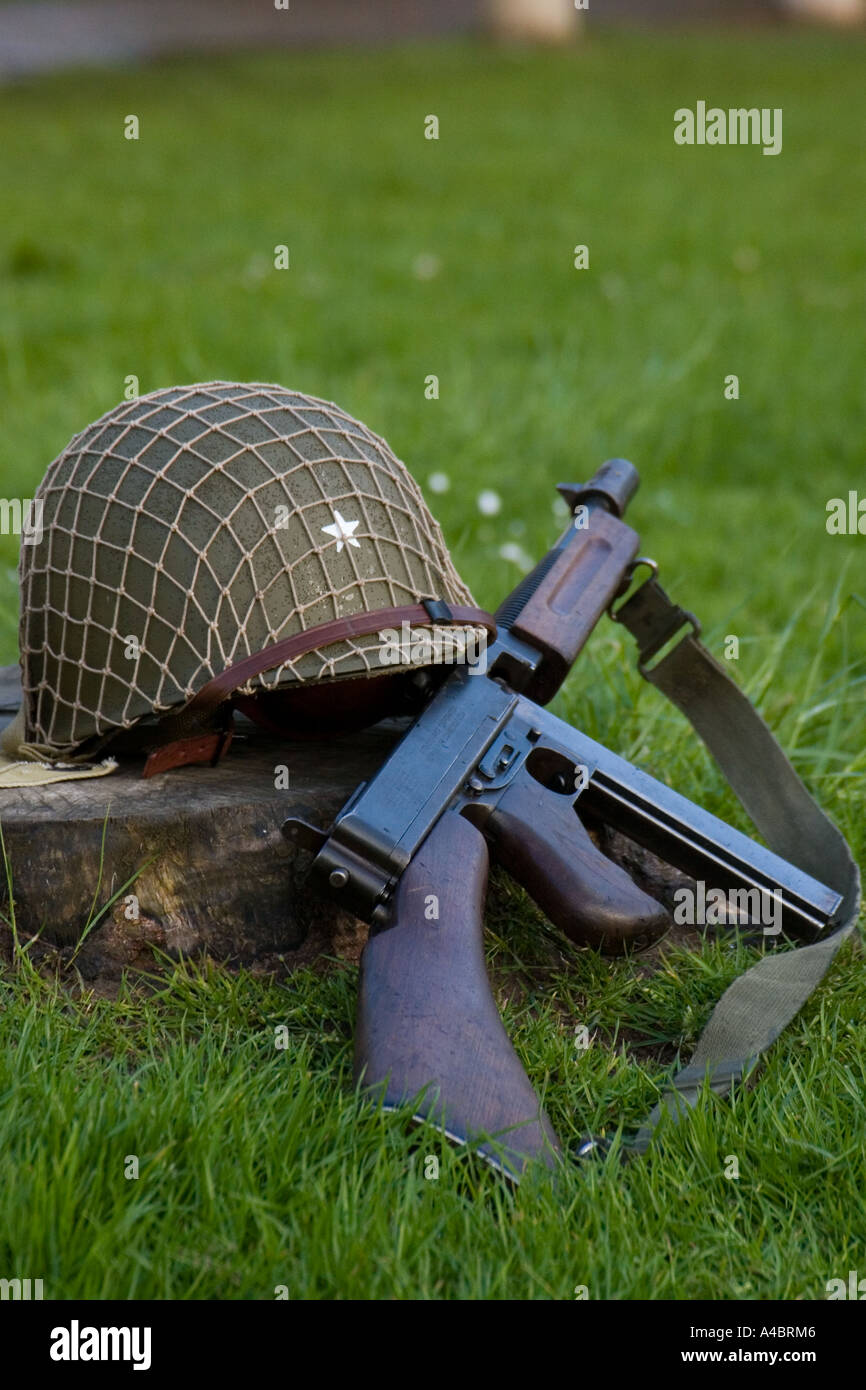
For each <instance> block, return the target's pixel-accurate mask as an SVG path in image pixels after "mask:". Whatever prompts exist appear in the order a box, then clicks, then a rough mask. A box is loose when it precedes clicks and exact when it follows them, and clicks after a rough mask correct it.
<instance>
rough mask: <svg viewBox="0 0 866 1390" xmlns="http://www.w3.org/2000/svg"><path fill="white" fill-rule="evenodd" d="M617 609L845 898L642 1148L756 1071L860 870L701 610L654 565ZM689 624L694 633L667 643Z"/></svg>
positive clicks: (809, 861) (720, 1044) (848, 929)
mask: <svg viewBox="0 0 866 1390" xmlns="http://www.w3.org/2000/svg"><path fill="white" fill-rule="evenodd" d="M640 563H641V561H636V562H635V568H637V565H638V564H640ZM650 563H652V562H650ZM653 569H655V567H654V565H653ZM611 616H612V617H614V618H615V619H616V620H617V621H618V622H621V623H623V624H624V626H625V627H626V628H627V629H628V631H629V632H630V633H631V634H632V636H633V637H634V638H635V639H636V641H637V644H638V649H639V658H638V669H639V670H640V673H641V675H642V676H643V677H644V679H645V680H648V681H649V682H650V684H651V685H654V686H655V687H656V688H657V689H658V690H661V691H662V693H663V694H664V695H666V696H667V698H668V699H669V700H671V701H672V703H673V704H674V705H676V707H677V709H679V710H680V711H681V712H682V713H683V714H684V715H685V716H686V718H687V719H688V721H689V723H690V724H691V725H692V727H693V728H694V730H695V731H696V733H697V734H698V735H699V736H700V738H701V739H702V740H703V742H704V743H705V744H706V746H707V748H708V749H709V751H710V752H711V753H712V755H713V757H714V758H715V760H716V762H717V763H718V764H719V767H720V768H721V770H722V772H723V773H724V775H725V777H726V778H727V780H728V782H729V783H730V785H731V787H732V789H733V791H734V792H735V793H736V795H737V797H738V798H739V800H740V802H741V803H742V805H743V807H744V809H745V810H746V811H747V812H748V815H749V816H750V818H751V820H752V821H753V822H754V824H755V826H756V827H757V829H758V831H759V832H760V834H761V835H762V836H763V837H764V839H765V840H766V841H767V844H768V845H769V847H770V849H771V850H773V851H774V852H775V853H776V854H779V855H781V856H782V857H784V858H785V859H787V860H789V861H790V862H791V863H792V864H794V865H796V866H797V868H799V869H802V870H804V872H806V873H808V874H811V875H812V876H813V877H815V878H817V879H819V880H821V882H823V883H826V884H827V885H828V886H829V887H831V888H833V889H834V890H835V891H836V892H837V893H839V894H840V895H841V897H842V904H841V906H840V908H839V911H838V913H837V916H836V919H835V920H834V922H832V923H831V924H830V925H829V926H828V928H827V929H826V932H825V934H823V935H822V936H821V937H820V938H819V939H818V940H816V941H814V942H811V943H809V944H806V945H801V946H798V947H797V949H796V950H789V951H774V952H772V953H770V954H768V955H766V956H764V958H763V959H762V960H760V961H759V962H758V964H757V965H754V966H752V967H751V968H750V969H749V970H747V971H746V972H745V973H744V974H743V975H741V976H740V977H739V978H738V979H736V980H735V981H734V983H733V984H732V985H730V986H729V988H728V989H727V990H726V991H725V993H724V994H723V996H722V998H721V999H720V1000H719V1002H718V1004H717V1005H716V1007H715V1010H714V1012H713V1014H712V1016H711V1018H710V1020H709V1022H708V1023H707V1025H706V1027H705V1029H704V1031H703V1033H702V1034H701V1036H700V1038H699V1040H698V1044H697V1048H696V1049H695V1053H694V1055H693V1057H692V1058H691V1061H690V1062H689V1063H688V1065H687V1066H685V1067H683V1068H682V1069H681V1070H680V1071H679V1072H678V1073H676V1075H675V1076H674V1077H673V1080H672V1082H671V1083H670V1085H669V1089H668V1090H667V1091H665V1092H664V1094H663V1095H662V1098H661V1100H660V1101H659V1103H658V1105H656V1107H655V1109H654V1110H653V1111H652V1113H651V1114H650V1115H649V1116H648V1118H647V1119H646V1120H645V1122H644V1123H643V1125H642V1126H641V1128H640V1130H639V1132H638V1134H637V1136H636V1137H635V1139H634V1140H633V1141H632V1143H631V1144H630V1145H629V1149H630V1151H631V1152H637V1153H643V1152H645V1151H646V1149H647V1148H648V1147H649V1145H650V1144H651V1142H652V1140H653V1138H654V1136H655V1134H656V1131H657V1130H658V1128H659V1126H660V1125H661V1123H662V1121H663V1120H665V1119H666V1118H667V1117H668V1116H670V1117H672V1118H673V1119H675V1120H676V1119H679V1118H680V1117H681V1116H682V1115H684V1114H685V1113H687V1110H688V1108H689V1107H691V1106H694V1105H695V1104H696V1103H697V1100H698V1097H699V1095H700V1093H701V1090H702V1088H703V1085H704V1083H705V1082H708V1083H709V1085H710V1087H711V1089H712V1090H713V1091H714V1092H716V1093H717V1094H718V1095H724V1094H726V1093H727V1092H728V1091H729V1090H730V1089H731V1088H732V1087H733V1086H734V1085H735V1084H736V1083H737V1082H738V1081H739V1080H740V1079H741V1078H743V1077H744V1076H745V1075H747V1073H748V1072H749V1071H750V1070H751V1069H752V1067H753V1066H754V1065H755V1063H756V1062H757V1060H758V1058H759V1057H760V1055H761V1053H762V1052H764V1051H765V1050H766V1049H767V1048H768V1047H769V1046H770V1044H771V1043H772V1042H773V1041H774V1040H775V1039H776V1038H777V1037H778V1036H779V1034H780V1033H781V1032H782V1030H783V1028H785V1027H786V1025H787V1024H788V1023H789V1022H790V1021H791V1019H792V1018H793V1017H794V1015H795V1014H796V1013H797V1011H798V1010H799V1009H800V1008H801V1007H802V1005H803V1004H804V1003H805V1001H806V1000H807V999H808V997H809V995H810V994H811V993H812V991H813V990H814V989H815V988H816V986H817V985H818V984H819V983H820V981H821V979H822V978H823V976H824V974H825V973H826V971H827V969H828V968H829V966H830V963H831V962H832V960H833V957H834V956H835V954H836V952H837V951H838V949H839V947H840V946H841V944H842V942H843V941H844V940H845V939H846V937H848V936H850V935H851V933H852V931H853V930H854V927H855V925H856V923H857V918H858V913H859V907H860V875H859V871H858V869H857V865H856V864H855V862H854V860H853V857H852V855H851V851H850V850H849V848H848V845H847V843H846V841H845V839H844V837H843V836H842V835H841V834H840V832H839V830H838V829H837V828H836V826H835V825H834V824H833V822H832V821H831V820H830V819H829V818H828V817H827V816H826V815H825V814H824V812H823V811H821V810H820V809H819V807H818V806H817V805H816V803H815V801H814V800H813V798H812V797H811V796H810V794H809V792H808V791H807V790H806V788H805V786H804V785H803V783H802V782H801V780H800V778H799V777H798V776H797V774H796V772H795V771H794V769H793V767H792V766H791V763H790V762H789V761H788V759H787V758H786V756H785V754H784V753H783V752H782V750H781V748H780V747H779V744H778V743H777V742H776V740H775V738H774V737H773V735H772V733H771V732H770V730H769V729H768V727H767V725H766V724H765V723H764V721H763V719H762V718H761V716H760V715H759V714H758V712H757V710H756V709H755V708H754V706H753V705H752V704H751V703H750V702H749V700H748V699H747V698H746V696H745V695H744V694H743V692H742V691H741V690H740V689H739V687H738V686H737V685H735V683H734V682H733V680H731V678H730V676H729V675H728V674H727V672H726V671H725V670H724V668H723V667H722V666H721V665H720V664H719V663H718V662H717V661H716V660H715V658H714V657H713V656H712V655H711V654H710V652H709V651H708V650H707V648H706V647H705V646H704V645H703V644H702V643H701V641H700V640H699V638H700V627H699V625H698V622H697V620H696V619H695V617H694V616H693V614H691V613H688V612H687V611H686V610H685V609H682V608H679V607H678V606H677V605H676V604H675V603H673V602H672V601H671V599H670V598H669V597H668V595H667V594H666V593H665V591H664V590H663V589H662V588H661V586H660V585H659V583H658V582H657V580H656V578H655V573H653V576H652V578H650V579H648V580H646V581H645V582H644V583H643V584H642V585H641V587H640V588H638V589H637V590H635V592H634V593H633V594H632V595H630V596H629V597H628V598H626V599H625V600H624V601H623V602H622V603H621V604H620V606H619V607H618V608H615V609H612V610H611ZM687 627H688V628H689V629H690V631H689V632H688V635H686V636H683V637H682V638H681V640H680V641H679V642H677V644H676V645H674V646H673V647H672V648H670V649H669V650H667V651H664V650H663V649H664V648H666V647H668V646H669V644H670V642H671V640H672V639H674V638H675V637H676V636H677V634H680V633H682V631H683V629H684V628H687ZM660 653H661V655H659V654H660ZM654 657H658V659H657V660H656V661H655V663H654V664H652V665H650V664H649V663H652V662H653V658H654Z"/></svg>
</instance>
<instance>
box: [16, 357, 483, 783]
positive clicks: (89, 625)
mask: <svg viewBox="0 0 866 1390" xmlns="http://www.w3.org/2000/svg"><path fill="white" fill-rule="evenodd" d="M34 508H35V509H36V510H35V515H36V516H38V517H39V522H40V525H41V536H39V537H38V539H37V543H35V544H28V545H26V546H22V548H21V563H20V579H21V624H20V647H21V667H22V684H23V694H24V706H23V717H24V729H23V739H22V750H23V756H25V757H28V756H29V757H31V758H38V757H41V758H44V759H47V760H51V759H54V760H55V761H62V760H68V761H72V762H74V761H75V760H76V758H78V759H84V758H86V757H89V756H91V755H92V753H93V752H94V751H95V750H96V749H101V748H104V747H106V745H110V744H111V740H112V738H114V737H115V735H116V734H117V732H118V731H122V730H129V729H131V728H132V726H134V725H137V724H139V723H140V722H141V721H146V723H147V724H148V726H149V725H151V724H153V723H154V722H157V723H161V724H164V725H165V726H166V727H168V728H172V720H174V721H175V722H174V727H173V736H174V737H177V736H178V735H179V734H181V733H183V734H189V733H190V731H191V730H194V729H196V728H198V727H199V726H200V725H201V724H202V722H204V723H205V724H206V722H207V720H206V718H205V716H210V715H212V713H213V710H214V709H216V708H217V707H218V706H220V707H222V706H224V704H225V702H226V701H227V699H228V698H229V697H231V700H234V701H235V702H238V701H239V700H240V697H244V696H245V697H247V698H248V705H247V707H245V712H246V711H247V709H248V708H249V700H250V699H251V700H252V705H253V712H254V708H255V703H256V700H257V699H258V698H260V697H262V695H263V693H264V692H267V691H271V692H273V691H277V690H280V691H286V690H291V689H293V688H298V687H300V686H302V685H305V686H309V685H312V686H321V685H322V684H324V683H326V682H327V683H332V682H344V681H347V680H350V679H352V678H354V679H355V681H356V682H357V681H358V680H359V678H366V679H369V678H371V677H382V676H383V675H387V674H388V666H387V660H393V659H394V658H393V652H392V654H391V656H390V657H389V658H386V656H385V654H384V646H383V635H382V630H383V629H386V630H387V631H390V632H391V633H392V639H391V640H393V633H394V632H395V631H398V630H400V629H401V628H402V627H403V623H404V622H407V623H408V624H409V629H410V633H411V636H412V638H413V639H415V638H417V637H418V634H419V633H422V632H423V633H426V634H428V635H431V634H433V635H435V636H437V637H439V638H441V639H443V640H445V639H446V638H447V637H448V636H449V635H450V636H451V637H452V638H454V639H455V641H454V648H453V650H454V653H455V655H454V656H453V660H459V659H460V653H461V652H463V653H465V651H466V642H465V639H466V637H467V635H468V636H469V637H470V638H471V640H473V641H475V642H476V643H477V644H479V645H482V644H483V641H484V639H485V638H486V636H487V634H488V632H489V631H490V630H491V629H492V626H493V625H492V620H488V615H486V614H483V613H481V612H480V611H479V610H477V609H476V608H475V607H474V605H473V600H472V596H471V595H470V593H469V591H468V589H467V588H466V586H465V585H464V584H463V582H462V581H461V579H460V577H459V576H458V574H457V572H456V570H455V569H454V566H453V565H452V563H451V559H450V556H449V554H448V551H447V549H446V547H445V544H444V541H443V538H442V532H441V530H440V528H439V525H438V523H437V522H436V521H435V520H434V518H433V517H432V516H431V514H430V512H429V510H428V509H427V506H426V505H425V502H424V500H423V497H422V495H421V492H420V489H419V488H418V486H417V484H416V483H415V481H414V480H413V478H412V477H411V475H410V474H409V472H408V470H407V469H406V467H405V466H404V465H403V464H402V463H401V462H400V461H399V459H397V458H396V457H395V455H394V454H393V453H392V451H391V450H390V448H389V447H388V445H387V444H386V443H385V441H384V440H383V439H381V438H379V436H378V435H376V434H373V432H372V431H371V430H369V429H367V427H366V426H365V425H363V424H361V423H360V422H359V421H358V420H355V419H353V418H352V417H351V416H350V415H347V414H346V413H345V412H344V411H342V410H340V409H339V407H337V406H335V405H332V404H330V403H329V402H327V401H322V400H317V399H316V398H314V397H311V396H306V395H302V394H301V393H300V392H297V391H289V390H286V389H284V388H283V387H280V386H267V385H259V384H252V385H250V384H245V385H239V384H236V383H230V382H209V383H207V384H204V385H193V386H174V387H169V388H167V389H165V390H160V391H154V392H152V393H151V394H150V395H147V396H141V397H139V398H137V399H135V400H131V401H125V402H124V403H123V404H121V405H119V406H116V407H115V408H114V409H113V410H110V411H109V412H108V413H107V414H106V415H103V416H102V418H101V419H100V420H97V421H96V423H95V424H93V425H90V426H89V427H88V428H87V429H85V430H84V431H83V432H82V433H81V434H78V435H76V437H75V438H74V439H73V440H72V442H71V443H70V444H69V445H68V447H67V448H66V449H64V451H63V453H62V454H61V455H60V456H59V458H57V459H55V461H54V462H53V463H52V464H51V466H50V467H49V469H48V471H47V473H46V475H45V478H44V480H43V482H42V484H41V485H40V487H39V489H38V491H37V494H36V498H35V499H34ZM404 630H405V629H404ZM458 636H460V637H462V638H463V639H464V641H463V643H462V645H461V643H460V642H459V641H457V640H456V638H457V637H458ZM401 661H402V662H403V664H406V665H409V666H414V667H418V666H422V667H423V666H428V665H432V664H435V663H436V662H442V661H443V657H442V646H441V644H440V645H439V646H438V647H437V646H436V645H435V644H433V643H427V644H426V645H425V643H424V642H423V641H416V640H413V641H412V643H411V644H408V645H407V644H405V643H404V644H403V647H402V648H401ZM445 664H448V660H447V656H446V658H445ZM318 699H319V704H320V707H321V708H322V710H325V709H326V707H327V698H323V697H322V693H321V692H319V697H318ZM344 703H345V701H344ZM186 711H192V712H193V714H194V716H195V717H194V718H193V717H190V718H186V717H185V712H186ZM179 715H180V716H182V717H180V718H178V716H179ZM154 716H157V717H158V718H157V720H156V721H154ZM376 717H381V715H379V714H377V713H376V707H375V702H374V704H373V705H372V706H370V717H369V718H367V719H366V721H365V722H368V723H369V722H373V720H374V718H376ZM185 760H186V761H190V760H191V759H185Z"/></svg>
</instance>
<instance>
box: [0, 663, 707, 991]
mask: <svg viewBox="0 0 866 1390" xmlns="http://www.w3.org/2000/svg"><path fill="white" fill-rule="evenodd" d="M20 698H21V691H20V683H19V680H18V668H17V667H7V668H0V727H2V726H3V724H5V723H8V722H9V719H10V718H11V716H12V713H13V712H14V711H15V709H17V707H18V704H19V703H20ZM405 727H406V723H405V721H397V720H389V721H384V722H383V723H381V724H379V725H377V726H376V727H375V728H372V729H367V730H365V731H364V732H363V733H360V734H357V733H356V734H350V735H345V736H343V737H340V738H329V739H328V740H327V741H324V740H323V741H322V742H304V743H292V742H288V741H286V740H282V739H277V738H274V737H272V736H270V735H268V734H266V733H264V732H263V731H262V730H261V729H259V728H257V727H256V726H255V725H253V724H251V723H249V722H248V721H246V720H240V719H239V720H238V733H237V734H236V735H235V739H234V741H233V743H232V746H231V748H230V750H229V752H228V754H227V755H226V757H225V758H224V759H223V761H222V762H221V763H220V764H219V766H217V767H213V768H212V767H195V766H189V767H183V768H178V769H175V770H174V771H172V772H167V773H162V774H160V775H158V776H155V777H152V778H149V779H147V780H146V781H145V780H142V777H141V768H142V763H141V762H140V761H130V762H125V763H123V764H122V765H121V767H120V768H119V769H118V770H117V771H116V772H114V773H112V774H111V775H109V776H107V777H97V778H93V779H91V780H87V781H81V782H56V783H52V784H50V785H48V786H44V787H26V788H12V787H9V788H5V789H0V823H2V828H3V836H4V841H5V847H6V855H7V861H8V865H9V871H10V873H11V880H12V896H13V903H14V918H15V925H16V930H17V932H18V935H19V939H20V940H22V941H25V940H28V939H31V938H33V937H35V936H38V944H37V946H36V948H35V952H34V954H35V958H37V959H38V958H39V957H40V955H41V954H43V953H44V952H45V951H48V952H52V951H53V952H54V953H56V954H59V955H60V958H61V959H65V960H69V959H70V958H74V962H75V966H76V968H77V969H78V970H79V972H80V973H81V975H82V976H83V978H84V979H86V980H88V981H96V982H97V983H99V982H100V981H111V980H117V979H118V978H119V977H120V975H121V973H122V972H123V970H124V969H128V968H131V969H134V970H142V969H153V966H154V953H153V949H152V948H153V947H157V948H158V949H159V950H160V951H163V952H164V953H165V954H166V955H168V956H171V957H179V956H181V955H185V956H194V955H201V954H203V953H207V954H208V955H210V956H213V957H214V958H216V959H217V960H221V961H228V962H232V963H235V964H251V963H259V964H261V965H262V966H263V968H270V967H271V966H274V967H276V966H277V965H278V964H279V966H280V967H286V966H288V967H291V966H294V965H299V964H310V963H312V962H314V961H315V960H316V959H317V958H318V957H320V956H321V955H323V954H336V955H340V956H343V957H344V958H347V959H350V960H358V959H359V958H360V954H361V950H362V949H363V945H364V942H365V941H366V937H367V927H366V926H365V925H364V924H363V923H361V922H358V921H357V920H356V919H355V918H354V917H352V916H350V915H349V914H348V913H346V912H344V911H342V910H341V909H339V908H338V907H337V906H336V905H335V904H333V903H331V902H330V901H326V900H324V899H322V898H320V897H319V896H318V895H317V894H315V893H314V892H313V891H312V890H311V889H310V888H308V886H307V884H306V876H307V869H308V867H309V863H310V860H309V856H308V855H306V854H304V853H303V852H302V851H300V850H298V849H296V848H294V847H293V846H292V845H291V844H290V843H289V842H288V841H287V840H286V839H285V837H284V836H283V834H282V830H281V827H282V823H283V821H284V820H285V819H286V817H287V816H288V815H289V814H290V812H291V811H292V810H294V809H297V808H298V807H303V809H304V815H305V817H306V818H308V819H310V820H311V821H313V822H315V823H318V824H319V825H321V826H322V827H327V826H328V825H329V824H330V823H331V821H332V820H333V817H334V815H335V814H336V812H337V811H339V809H340V807H341V806H342V805H343V804H344V802H345V801H346V800H347V798H348V797H349V795H350V794H351V792H352V791H353V790H354V789H355V787H356V786H357V785H358V784H359V783H360V782H362V781H364V780H366V779H368V778H369V777H370V776H371V775H372V774H373V773H374V772H375V771H376V769H377V768H378V766H379V765H380V764H381V762H382V760H383V759H384V758H385V757H386V756H387V754H388V752H389V751H390V749H391V748H392V747H393V745H394V743H395V742H396V740H397V739H398V738H399V737H400V735H401V734H402V732H403V730H404V729H405ZM281 770H282V771H281ZM286 773H287V775H288V786H287V787H286V786H285V780H286ZM593 835H594V838H595V839H596V842H597V843H598V844H599V845H600V847H601V848H602V850H603V851H604V853H606V854H607V855H608V856H609V857H610V858H611V859H614V860H615V861H616V862H618V863H621V864H623V865H624V866H625V867H626V868H627V869H628V871H629V872H630V873H631V874H632V876H633V877H634V878H635V880H636V881H637V882H638V883H639V885H640V886H641V887H642V888H644V889H645V891H647V892H649V893H652V894H653V895H654V896H656V897H658V898H659V899H660V900H661V901H663V902H665V903H666V904H667V905H668V906H670V904H671V902H672V899H673V892H674V889H675V888H676V887H677V886H678V885H681V884H683V883H687V882H689V880H687V879H685V878H684V877H683V875H681V874H679V873H676V872H675V871H673V870H671V869H670V868H668V866H667V865H664V864H662V862H661V861H660V860H658V859H656V857H655V856H654V855H652V854H650V853H649V852H648V851H646V850H643V849H640V848H639V847H638V846H637V845H635V844H634V843H633V842H632V841H630V840H628V839H626V837H625V836H622V835H619V834H617V833H615V832H612V831H609V830H605V829H604V828H603V827H597V828H595V830H594V831H593ZM494 891H495V886H494ZM0 900H2V902H3V906H2V909H0V910H2V914H3V916H4V917H5V918H6V919H7V921H9V920H10V919H11V914H10V911H9V904H8V893H7V890H6V880H5V874H4V875H0ZM4 935H5V936H6V938H7V941H8V939H9V937H10V936H11V933H10V931H9V928H8V927H7V928H5V929H4ZM82 938H83V942H82Z"/></svg>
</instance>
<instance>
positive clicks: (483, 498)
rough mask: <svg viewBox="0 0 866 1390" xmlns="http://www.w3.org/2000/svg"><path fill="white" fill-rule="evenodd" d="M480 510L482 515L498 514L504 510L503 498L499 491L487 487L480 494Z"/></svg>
mask: <svg viewBox="0 0 866 1390" xmlns="http://www.w3.org/2000/svg"><path fill="white" fill-rule="evenodd" d="M478 510H479V512H480V513H481V515H482V516H496V514H497V512H500V511H501V510H502V498H501V497H500V496H499V493H498V492H493V491H492V490H491V489H490V488H485V490H484V492H479V494H478Z"/></svg>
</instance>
